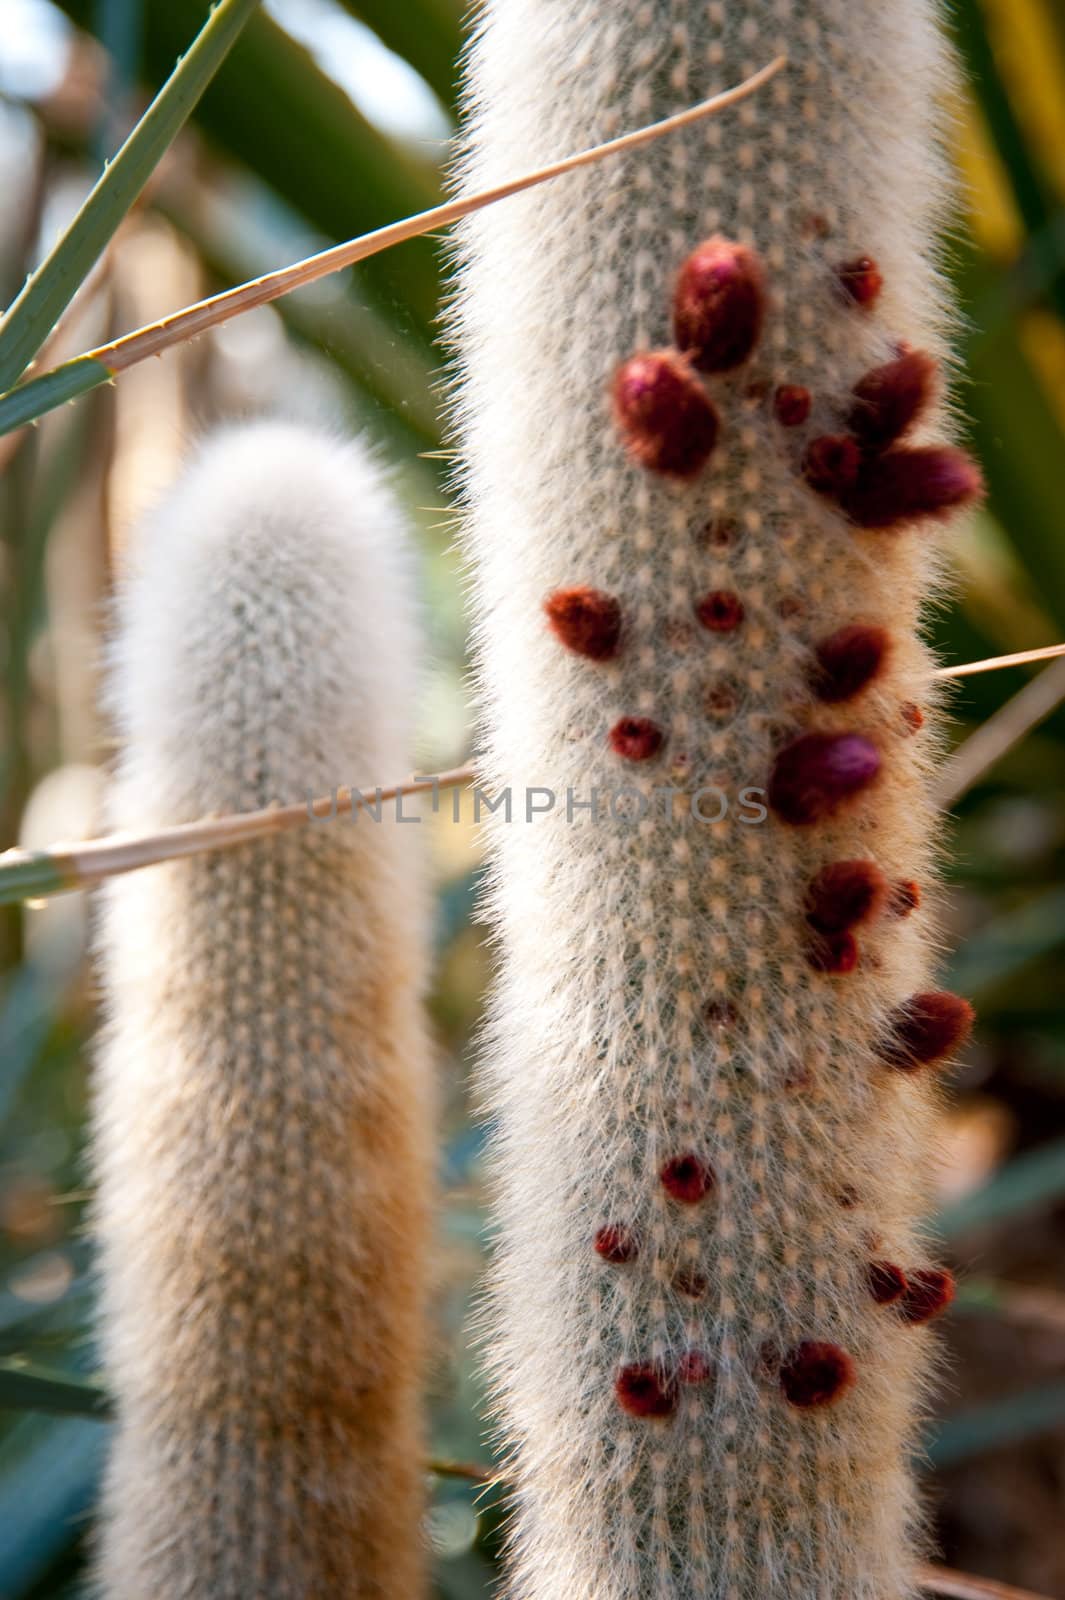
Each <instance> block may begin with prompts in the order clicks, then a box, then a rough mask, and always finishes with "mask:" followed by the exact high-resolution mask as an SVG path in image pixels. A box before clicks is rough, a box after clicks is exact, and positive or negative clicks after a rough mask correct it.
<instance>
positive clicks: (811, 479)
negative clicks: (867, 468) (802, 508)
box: [802, 433, 862, 495]
mask: <svg viewBox="0 0 1065 1600" xmlns="http://www.w3.org/2000/svg"><path fill="white" fill-rule="evenodd" d="M861 463H862V453H861V450H860V449H859V448H858V443H857V441H856V440H855V439H852V438H851V436H850V434H848V433H824V434H821V436H820V437H819V438H817V439H813V440H811V441H810V444H809V446H808V448H807V451H806V454H805V455H804V456H803V461H802V473H803V477H804V478H805V479H806V481H807V483H808V484H809V485H810V488H811V489H816V490H817V492H818V494H831V495H838V494H842V493H843V491H844V490H845V489H848V488H850V486H851V484H853V483H854V482H855V480H856V479H857V477H858V469H859V468H860V466H861Z"/></svg>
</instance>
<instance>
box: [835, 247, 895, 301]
mask: <svg viewBox="0 0 1065 1600" xmlns="http://www.w3.org/2000/svg"><path fill="white" fill-rule="evenodd" d="M837 271H838V274H839V282H840V287H841V288H842V290H843V292H844V294H845V295H846V296H847V298H848V299H849V300H852V301H853V302H854V304H855V305H856V306H871V305H874V304H875V302H876V301H877V300H878V299H879V297H880V291H881V289H882V288H883V287H884V279H883V277H882V276H881V272H880V268H879V267H878V266H877V264H876V262H875V261H874V260H873V258H872V256H856V257H855V259H854V260H853V261H845V262H844V263H843V265H842V266H840V267H839V268H838V269H837Z"/></svg>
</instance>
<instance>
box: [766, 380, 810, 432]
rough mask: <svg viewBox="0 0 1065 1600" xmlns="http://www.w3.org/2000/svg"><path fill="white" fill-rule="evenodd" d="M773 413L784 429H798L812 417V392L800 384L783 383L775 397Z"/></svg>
mask: <svg viewBox="0 0 1065 1600" xmlns="http://www.w3.org/2000/svg"><path fill="white" fill-rule="evenodd" d="M773 412H774V414H775V416H776V419H777V421H778V422H779V423H780V425H781V427H782V428H797V427H798V426H799V425H800V423H803V422H805V421H806V419H807V417H808V416H809V415H810V391H809V389H804V388H803V387H802V385H801V384H798V383H782V384H781V385H780V388H779V389H777V390H776V391H775V392H774V395H773Z"/></svg>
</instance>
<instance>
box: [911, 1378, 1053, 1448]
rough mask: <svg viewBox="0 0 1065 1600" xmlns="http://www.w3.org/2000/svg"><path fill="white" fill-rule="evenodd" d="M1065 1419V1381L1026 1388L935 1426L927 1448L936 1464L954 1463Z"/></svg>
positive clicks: (1021, 1438) (1022, 1438) (926, 1441)
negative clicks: (1036, 1387) (1041, 1386)
mask: <svg viewBox="0 0 1065 1600" xmlns="http://www.w3.org/2000/svg"><path fill="white" fill-rule="evenodd" d="M1063 1422H1065V1383H1057V1384H1047V1385H1045V1386H1044V1387H1043V1388H1039V1389H1023V1390H1022V1391H1021V1392H1020V1394H1013V1395H1008V1396H1007V1397H1006V1398H1005V1399H1004V1400H995V1401H992V1402H991V1404H990V1405H985V1406H974V1407H973V1408H972V1410H970V1411H960V1412H959V1413H958V1414H957V1415H956V1416H953V1417H947V1418H946V1420H945V1421H943V1422H940V1423H938V1424H937V1425H936V1426H935V1427H933V1428H932V1429H931V1430H930V1431H929V1433H928V1434H927V1435H926V1438H925V1450H926V1451H927V1454H928V1458H929V1460H930V1461H931V1463H932V1465H933V1466H935V1467H940V1468H942V1467H952V1466H954V1465H956V1463H957V1462H959V1461H966V1460H968V1458H969V1457H970V1456H976V1455H982V1454H983V1453H984V1451H986V1450H1000V1449H1001V1448H1002V1447H1003V1446H1004V1445H1011V1444H1019V1443H1020V1442H1021V1441H1022V1440H1024V1439H1028V1438H1031V1437H1032V1436H1033V1435H1034V1434H1039V1433H1047V1432H1048V1431H1049V1430H1051V1429H1053V1428H1057V1427H1060V1426H1061V1424H1062V1423H1063Z"/></svg>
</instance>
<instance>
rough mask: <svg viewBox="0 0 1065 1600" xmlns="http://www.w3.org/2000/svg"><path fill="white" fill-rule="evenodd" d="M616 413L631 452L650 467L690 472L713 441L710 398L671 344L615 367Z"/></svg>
mask: <svg viewBox="0 0 1065 1600" xmlns="http://www.w3.org/2000/svg"><path fill="white" fill-rule="evenodd" d="M614 415H615V417H616V419H617V424H618V428H619V429H620V431H621V435H622V438H623V440H624V442H625V448H626V449H627V450H628V452H629V455H630V456H631V457H632V458H633V460H634V461H638V462H639V464H640V466H641V467H647V468H648V470H649V471H651V472H663V473H667V474H669V475H671V476H673V477H678V478H691V477H694V475H695V474H696V473H697V472H698V471H699V470H700V468H702V467H704V466H705V465H706V462H707V460H708V459H709V456H710V452H711V451H712V450H713V448H714V445H715V444H716V442H717V432H718V416H717V411H716V410H715V409H714V405H713V402H712V401H711V399H710V397H709V395H708V394H707V393H706V391H705V390H704V388H703V386H702V384H701V383H700V382H699V380H698V378H696V377H695V375H694V373H693V372H692V371H691V369H690V368H689V366H688V364H687V362H686V361H685V360H684V359H683V358H682V357H681V356H679V355H677V353H676V351H673V350H653V351H650V352H648V353H647V354H646V355H639V356H632V357H631V359H630V360H628V361H626V362H625V363H624V365H623V366H621V367H619V368H618V371H617V373H616V374H615V377H614Z"/></svg>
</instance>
